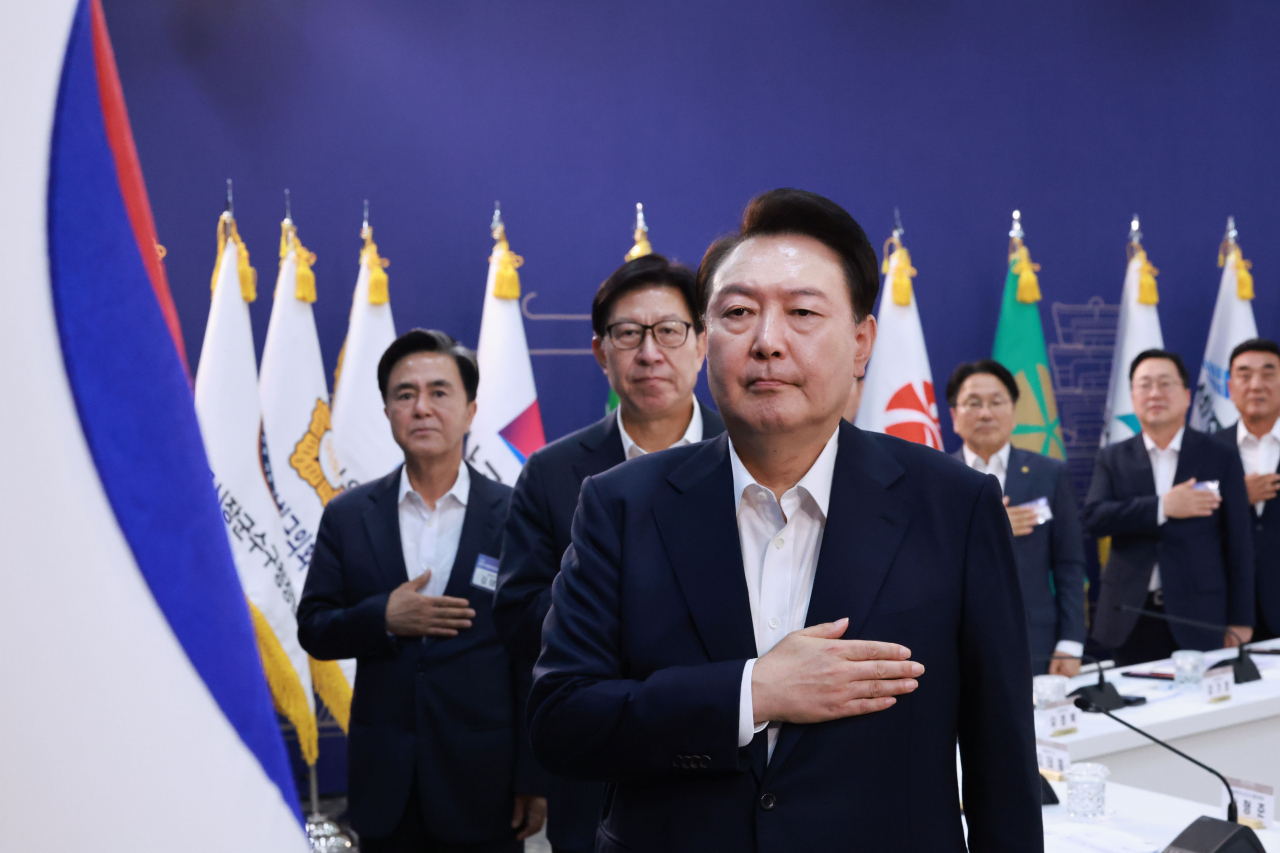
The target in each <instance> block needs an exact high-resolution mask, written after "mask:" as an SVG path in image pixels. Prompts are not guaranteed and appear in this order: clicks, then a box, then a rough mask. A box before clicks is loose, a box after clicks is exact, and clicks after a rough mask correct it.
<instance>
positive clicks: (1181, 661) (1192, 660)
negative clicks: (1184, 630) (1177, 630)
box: [1173, 649, 1204, 687]
mask: <svg viewBox="0 0 1280 853" xmlns="http://www.w3.org/2000/svg"><path fill="white" fill-rule="evenodd" d="M1203 677H1204V652H1199V651H1196V650H1195V649H1179V650H1178V651H1176V652H1174V653H1173V683H1174V685H1175V686H1177V687H1194V686H1196V685H1198V684H1199V683H1200V681H1201V679H1202V678H1203Z"/></svg>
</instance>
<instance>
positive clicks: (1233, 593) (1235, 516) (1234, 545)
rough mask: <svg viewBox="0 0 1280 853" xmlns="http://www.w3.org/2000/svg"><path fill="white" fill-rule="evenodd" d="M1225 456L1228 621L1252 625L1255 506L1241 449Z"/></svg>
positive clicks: (1221, 488)
mask: <svg viewBox="0 0 1280 853" xmlns="http://www.w3.org/2000/svg"><path fill="white" fill-rule="evenodd" d="M1226 459H1227V475H1226V476H1225V477H1223V478H1222V481H1221V482H1220V483H1219V486H1218V488H1219V491H1220V493H1221V495H1222V509H1221V511H1220V512H1219V523H1220V524H1221V525H1222V542H1223V547H1224V550H1225V551H1226V553H1225V554H1223V561H1224V562H1225V563H1226V566H1227V624H1228V625H1250V626H1251V625H1253V623H1254V622H1255V621H1256V619H1257V616H1256V611H1255V610H1254V595H1255V593H1256V590H1255V586H1254V581H1255V573H1256V571H1257V563H1256V562H1254V551H1253V549H1254V541H1253V507H1252V506H1250V504H1249V491H1248V489H1247V488H1246V487H1245V484H1244V465H1243V464H1242V463H1241V462H1240V454H1239V452H1237V451H1236V450H1235V448H1231V449H1230V450H1229V451H1228V453H1227V454H1226Z"/></svg>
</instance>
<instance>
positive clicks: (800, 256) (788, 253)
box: [715, 234, 844, 287]
mask: <svg viewBox="0 0 1280 853" xmlns="http://www.w3.org/2000/svg"><path fill="white" fill-rule="evenodd" d="M799 280H804V281H806V282H812V283H816V284H822V283H834V284H838V285H840V286H841V287H843V286H844V268H843V267H842V266H841V264H840V259H839V258H838V257H837V256H836V253H835V252H833V251H832V250H831V249H830V248H829V247H828V246H827V245H825V244H824V243H822V242H820V241H818V240H815V239H814V238H812V237H807V236H805V235H803V234H770V235H767V236H762V237H750V238H748V239H746V240H743V241H742V242H741V243H739V244H738V245H737V246H735V247H734V248H733V250H732V251H730V252H729V254H728V255H727V256H726V257H725V259H724V260H723V261H722V262H721V263H720V266H719V267H718V268H717V269H716V274H715V284H716V286H717V287H719V286H722V285H725V284H738V285H746V286H748V287H751V286H763V285H770V284H778V283H788V282H795V281H799Z"/></svg>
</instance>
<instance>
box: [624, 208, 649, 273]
mask: <svg viewBox="0 0 1280 853" xmlns="http://www.w3.org/2000/svg"><path fill="white" fill-rule="evenodd" d="M635 240H636V244H635V245H634V246H632V247H631V251H629V252H627V254H626V255H625V256H624V258H623V260H627V261H634V260H635V259H636V258H643V257H644V256H645V255H652V254H653V245H652V244H650V242H649V226H648V225H646V224H645V222H644V205H643V204H641V203H640V202H636V228H635Z"/></svg>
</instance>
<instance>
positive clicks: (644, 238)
mask: <svg viewBox="0 0 1280 853" xmlns="http://www.w3.org/2000/svg"><path fill="white" fill-rule="evenodd" d="M652 254H653V246H652V245H650V243H649V235H648V234H646V233H645V231H644V230H643V229H641V228H637V229H636V244H635V245H634V246H632V247H631V251H630V252H627V254H626V256H625V257H624V258H623V260H627V261H634V260H635V259H636V258H643V257H644V256H645V255H652ZM516 287H517V290H516V296H519V295H520V291H519V282H517V284H516ZM509 298H512V299H514V298H515V297H509Z"/></svg>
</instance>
